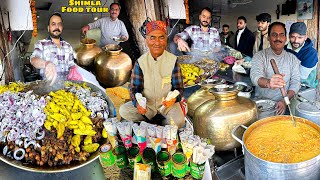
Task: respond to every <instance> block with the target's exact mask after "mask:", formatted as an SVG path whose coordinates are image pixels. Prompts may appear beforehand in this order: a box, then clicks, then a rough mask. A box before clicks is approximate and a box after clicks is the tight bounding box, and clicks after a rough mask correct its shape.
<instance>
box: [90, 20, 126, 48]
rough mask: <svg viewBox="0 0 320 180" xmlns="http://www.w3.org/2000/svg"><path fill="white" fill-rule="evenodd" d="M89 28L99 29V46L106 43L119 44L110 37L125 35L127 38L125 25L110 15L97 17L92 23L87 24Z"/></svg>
mask: <svg viewBox="0 0 320 180" xmlns="http://www.w3.org/2000/svg"><path fill="white" fill-rule="evenodd" d="M88 25H89V27H90V29H96V28H99V29H100V30H101V39H100V46H101V47H102V46H105V45H107V44H119V42H116V41H114V40H113V39H112V37H115V36H116V37H119V36H122V35H123V36H126V37H127V38H129V34H128V32H127V29H126V26H125V25H124V23H123V22H122V21H121V20H119V19H116V20H114V21H113V20H112V19H111V18H110V17H104V18H101V19H98V20H97V21H95V22H93V23H89V24H88Z"/></svg>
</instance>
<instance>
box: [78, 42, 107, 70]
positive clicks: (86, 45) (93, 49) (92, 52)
mask: <svg viewBox="0 0 320 180" xmlns="http://www.w3.org/2000/svg"><path fill="white" fill-rule="evenodd" d="M80 42H81V45H80V46H79V47H77V48H76V49H75V50H74V51H75V58H76V62H77V64H78V65H80V66H91V65H93V62H94V58H95V57H96V56H97V55H98V54H99V53H101V52H102V49H101V48H100V47H98V46H97V45H96V40H94V39H88V38H85V39H82V40H81V41H80Z"/></svg>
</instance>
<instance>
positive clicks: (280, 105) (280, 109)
mask: <svg viewBox="0 0 320 180" xmlns="http://www.w3.org/2000/svg"><path fill="white" fill-rule="evenodd" d="M276 108H277V111H276V113H277V115H283V114H284V112H285V111H286V103H285V102H284V100H283V99H281V100H280V101H279V102H277V104H276Z"/></svg>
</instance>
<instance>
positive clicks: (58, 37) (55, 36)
mask: <svg viewBox="0 0 320 180" xmlns="http://www.w3.org/2000/svg"><path fill="white" fill-rule="evenodd" d="M55 31H59V32H60V30H54V31H53V32H49V34H50V36H51V37H52V38H53V39H60V36H61V33H60V34H58V35H54V32H55Z"/></svg>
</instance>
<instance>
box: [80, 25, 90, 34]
mask: <svg viewBox="0 0 320 180" xmlns="http://www.w3.org/2000/svg"><path fill="white" fill-rule="evenodd" d="M89 29H90V27H89V25H86V26H84V27H83V28H82V29H81V31H82V33H83V34H87V31H88V30H89Z"/></svg>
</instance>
